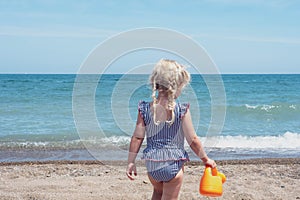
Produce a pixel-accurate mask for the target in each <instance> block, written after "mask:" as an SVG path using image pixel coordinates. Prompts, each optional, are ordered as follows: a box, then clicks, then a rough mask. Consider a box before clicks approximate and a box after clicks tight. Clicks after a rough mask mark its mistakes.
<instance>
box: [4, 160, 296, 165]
mask: <svg viewBox="0 0 300 200" xmlns="http://www.w3.org/2000/svg"><path fill="white" fill-rule="evenodd" d="M215 161H216V163H217V165H220V166H223V165H252V164H271V165H272V164H276V165H286V164H300V158H250V159H228V160H215ZM126 162H127V161H125V160H110V161H105V160H103V161H99V160H47V161H20V162H18V161H13V162H11V161H8V162H0V166H11V165H47V164H57V165H65V164H80V165H113V166H120V165H124V164H126ZM136 163H137V164H139V165H141V164H142V163H143V161H142V160H138V161H136ZM201 163H202V162H201V161H189V162H187V163H186V164H185V165H187V166H195V165H199V164H201Z"/></svg>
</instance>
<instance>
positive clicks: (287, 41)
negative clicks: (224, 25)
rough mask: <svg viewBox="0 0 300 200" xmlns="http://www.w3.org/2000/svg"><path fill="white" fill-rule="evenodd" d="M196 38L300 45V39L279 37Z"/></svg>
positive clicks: (194, 35) (207, 36)
mask: <svg viewBox="0 0 300 200" xmlns="http://www.w3.org/2000/svg"><path fill="white" fill-rule="evenodd" d="M191 36H192V37H195V38H203V37H206V38H215V39H223V40H239V41H246V42H261V43H282V44H295V45H299V44H300V38H279V37H255V36H222V35H211V34H192V35H191Z"/></svg>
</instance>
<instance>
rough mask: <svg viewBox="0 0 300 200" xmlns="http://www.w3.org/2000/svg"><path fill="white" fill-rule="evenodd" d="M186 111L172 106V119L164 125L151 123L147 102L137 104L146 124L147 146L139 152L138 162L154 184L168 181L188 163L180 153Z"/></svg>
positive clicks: (182, 149) (179, 105)
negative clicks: (145, 169)
mask: <svg viewBox="0 0 300 200" xmlns="http://www.w3.org/2000/svg"><path fill="white" fill-rule="evenodd" d="M188 108H189V104H180V103H176V106H175V110H174V113H175V120H174V123H173V124H172V125H169V124H168V123H164V122H162V123H160V124H159V125H156V124H154V121H153V115H152V113H151V111H150V103H149V102H145V101H140V102H139V105H138V109H139V113H140V115H141V116H142V118H143V120H144V123H145V125H146V137H147V147H146V148H145V149H144V151H143V157H142V159H145V160H146V167H147V171H148V173H149V174H150V175H151V176H152V177H153V178H154V179H155V180H156V181H159V182H160V181H164V182H168V181H170V180H171V179H173V178H174V177H175V176H176V175H177V173H178V172H179V171H180V169H181V168H182V166H183V164H184V163H185V162H186V161H188V160H189V156H188V154H187V152H186V151H185V150H184V134H183V130H182V126H181V119H182V117H183V116H184V115H185V113H186V111H187V110H188Z"/></svg>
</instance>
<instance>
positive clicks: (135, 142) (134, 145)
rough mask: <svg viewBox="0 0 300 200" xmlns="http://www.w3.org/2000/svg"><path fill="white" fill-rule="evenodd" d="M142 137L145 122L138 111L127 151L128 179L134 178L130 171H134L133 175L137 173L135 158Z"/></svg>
mask: <svg viewBox="0 0 300 200" xmlns="http://www.w3.org/2000/svg"><path fill="white" fill-rule="evenodd" d="M144 137H145V124H144V120H143V118H142V117H141V115H140V113H139V114H138V118H137V122H136V127H135V130H134V133H133V136H132V137H131V141H130V147H129V153H128V166H127V170H126V174H127V176H128V178H129V179H130V180H134V177H133V176H132V172H133V173H134V175H135V176H136V175H137V171H136V166H135V159H136V156H137V154H138V152H139V150H140V148H141V145H142V143H143V141H144Z"/></svg>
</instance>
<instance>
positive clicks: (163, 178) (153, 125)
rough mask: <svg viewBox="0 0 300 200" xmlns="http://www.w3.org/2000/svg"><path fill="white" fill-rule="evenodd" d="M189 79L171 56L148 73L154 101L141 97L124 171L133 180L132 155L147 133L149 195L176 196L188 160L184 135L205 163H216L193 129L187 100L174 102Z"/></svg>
mask: <svg viewBox="0 0 300 200" xmlns="http://www.w3.org/2000/svg"><path fill="white" fill-rule="evenodd" d="M189 81H190V74H189V73H188V72H187V71H186V70H185V69H184V67H183V66H182V65H180V64H178V63H177V62H175V61H172V60H160V61H159V62H158V63H157V64H156V65H155V67H154V69H153V72H152V75H151V76H150V83H151V85H152V98H153V101H152V102H145V101H141V102H139V105H138V111H139V112H138V117H137V123H136V128H135V131H134V133H133V136H132V138H131V142H130V147H129V155H128V166H127V171H126V174H127V176H128V178H129V179H131V180H134V176H133V175H132V173H134V175H135V176H136V175H137V171H136V166H135V158H136V156H137V154H138V152H139V149H140V147H141V144H142V143H143V140H144V137H145V134H146V137H147V147H146V148H145V150H144V151H143V159H145V161H146V168H147V171H148V177H149V180H150V182H151V183H152V185H153V194H152V199H167V200H170V199H178V196H179V191H180V187H181V184H182V180H183V171H184V170H183V169H184V163H185V162H186V161H188V160H189V156H188V154H187V152H186V151H185V150H184V138H186V140H187V142H188V144H189V145H190V147H191V148H192V150H193V151H194V152H195V153H196V155H197V156H198V157H199V158H200V159H201V160H202V161H203V163H204V164H205V165H209V166H211V167H216V163H215V161H214V160H211V159H209V158H208V157H207V155H206V153H205V151H204V149H203V147H202V144H201V142H200V140H199V139H198V137H197V135H196V133H195V130H194V128H193V124H192V119H191V114H190V111H189V104H186V103H185V104H184V103H183V104H180V103H176V102H175V99H176V98H177V97H178V96H179V95H180V93H181V90H182V89H183V87H184V86H186V85H187V84H188V83H189ZM156 93H158V96H157V97H156Z"/></svg>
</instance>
